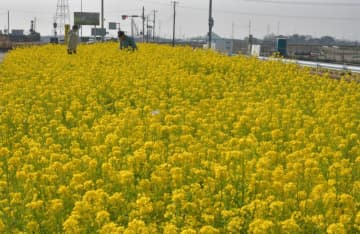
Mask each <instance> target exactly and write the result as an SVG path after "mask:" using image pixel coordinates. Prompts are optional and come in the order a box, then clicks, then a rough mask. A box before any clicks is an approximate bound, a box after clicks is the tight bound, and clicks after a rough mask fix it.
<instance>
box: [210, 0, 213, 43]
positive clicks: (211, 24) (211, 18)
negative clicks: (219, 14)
mask: <svg viewBox="0 0 360 234" xmlns="http://www.w3.org/2000/svg"><path fill="white" fill-rule="evenodd" d="M213 27H214V18H213V17H212V0H210V2H209V49H210V48H211V42H212V28H213Z"/></svg>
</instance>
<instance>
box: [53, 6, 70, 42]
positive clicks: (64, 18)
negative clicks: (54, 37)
mask: <svg viewBox="0 0 360 234" xmlns="http://www.w3.org/2000/svg"><path fill="white" fill-rule="evenodd" d="M54 23H57V28H58V29H59V30H58V32H59V35H64V34H65V24H70V9H69V0H58V1H57V5H56V15H55V22H54Z"/></svg>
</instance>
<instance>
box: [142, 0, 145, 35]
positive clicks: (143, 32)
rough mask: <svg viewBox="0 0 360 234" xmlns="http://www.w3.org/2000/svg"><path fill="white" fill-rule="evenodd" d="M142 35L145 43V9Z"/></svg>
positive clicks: (143, 9)
mask: <svg viewBox="0 0 360 234" xmlns="http://www.w3.org/2000/svg"><path fill="white" fill-rule="evenodd" d="M142 26H143V27H142V28H143V30H142V34H143V42H144V41H145V7H143V8H142Z"/></svg>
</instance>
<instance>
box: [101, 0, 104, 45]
mask: <svg viewBox="0 0 360 234" xmlns="http://www.w3.org/2000/svg"><path fill="white" fill-rule="evenodd" d="M104 21H105V18H104V0H101V31H104ZM101 41H104V35H101Z"/></svg>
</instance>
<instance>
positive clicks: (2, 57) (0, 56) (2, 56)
mask: <svg viewBox="0 0 360 234" xmlns="http://www.w3.org/2000/svg"><path fill="white" fill-rule="evenodd" d="M4 56H5V54H4V53H2V52H0V63H1V62H2V61H3V59H4Z"/></svg>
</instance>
